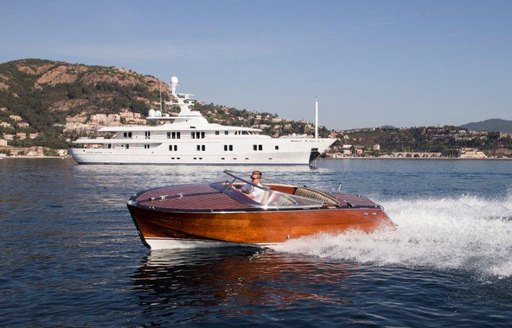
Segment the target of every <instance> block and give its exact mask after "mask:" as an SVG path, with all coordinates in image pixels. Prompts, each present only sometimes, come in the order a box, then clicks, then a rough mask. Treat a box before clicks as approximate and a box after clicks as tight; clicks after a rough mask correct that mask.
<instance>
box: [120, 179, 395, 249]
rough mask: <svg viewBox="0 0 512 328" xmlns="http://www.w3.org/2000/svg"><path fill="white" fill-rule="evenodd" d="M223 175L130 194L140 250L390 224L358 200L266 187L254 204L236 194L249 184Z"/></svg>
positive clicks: (273, 239) (259, 241)
mask: <svg viewBox="0 0 512 328" xmlns="http://www.w3.org/2000/svg"><path fill="white" fill-rule="evenodd" d="M224 173H226V174H227V175H228V176H229V177H230V180H228V181H224V182H214V183H210V184H188V185H176V186H170V187H163V188H157V189H151V190H147V191H143V192H139V193H137V194H135V195H133V196H132V197H131V198H130V199H129V201H128V203H127V206H128V209H129V211H130V214H131V216H132V218H133V221H134V223H135V226H136V227H137V230H138V232H139V235H140V237H141V239H142V242H143V243H144V245H146V246H147V247H149V248H151V249H165V248H176V247H178V248H180V247H197V246H220V245H233V244H253V245H263V246H264V245H269V244H277V243H283V242H285V241H287V240H288V239H291V238H299V237H303V236H308V235H314V234H318V233H340V232H344V231H348V230H360V231H364V232H372V231H374V230H376V229H378V228H379V227H382V226H392V225H393V223H392V222H391V220H390V219H389V218H388V216H387V215H386V213H385V212H384V210H383V208H382V207H381V206H380V205H377V204H375V203H374V202H372V201H371V200H369V199H368V198H365V197H362V196H355V195H349V194H342V193H325V192H322V191H319V190H315V189H311V188H307V187H301V186H296V185H288V184H277V183H270V184H265V185H264V186H263V188H262V189H264V197H263V200H262V201H261V202H256V201H254V200H253V199H251V198H250V197H248V196H247V195H246V194H244V193H243V192H241V191H240V188H241V187H242V186H243V185H244V184H247V183H248V184H251V182H249V181H246V180H244V179H243V178H241V177H239V176H237V174H235V173H234V172H231V171H227V170H226V171H224ZM254 187H255V188H256V187H258V186H256V185H254Z"/></svg>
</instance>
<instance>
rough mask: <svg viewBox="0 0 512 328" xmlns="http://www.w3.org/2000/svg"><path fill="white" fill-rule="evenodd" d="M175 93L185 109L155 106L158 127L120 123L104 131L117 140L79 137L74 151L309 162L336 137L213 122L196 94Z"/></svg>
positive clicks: (124, 160)
mask: <svg viewBox="0 0 512 328" xmlns="http://www.w3.org/2000/svg"><path fill="white" fill-rule="evenodd" d="M178 85H179V82H178V78H176V77H175V76H173V77H172V78H171V93H172V96H173V98H174V102H170V103H169V104H170V105H177V106H178V107H179V108H180V112H179V113H178V114H177V115H175V116H170V115H169V114H162V112H161V111H159V110H158V111H155V110H150V111H149V116H148V117H147V119H150V120H157V121H159V122H162V121H163V122H164V124H157V125H155V126H149V125H147V126H146V125H138V126H128V125H126V126H114V127H104V128H101V129H99V130H98V131H99V132H105V133H110V134H113V136H112V137H111V138H101V137H100V138H79V139H77V140H76V141H75V144H78V145H82V146H83V148H71V149H70V153H71V155H72V156H73V158H74V159H75V160H76V161H77V163H79V164H230V165H233V164H242V165H245V164H266V165H268V164H270V165H272V164H279V165H295V164H309V163H310V161H311V160H313V159H314V158H315V157H317V156H318V155H319V154H321V153H323V152H324V151H325V150H326V149H327V148H328V147H329V146H330V145H331V144H332V143H333V142H334V141H335V139H332V138H318V136H317V135H316V136H315V138H303V137H280V138H272V137H270V136H267V135H263V134H260V133H261V130H260V129H255V128H248V127H237V126H226V125H220V124H215V123H209V122H208V121H207V120H206V118H205V117H203V115H202V114H201V113H200V112H198V111H193V110H191V107H192V105H193V103H192V101H191V99H190V97H191V96H192V95H190V94H182V93H176V87H177V86H178Z"/></svg>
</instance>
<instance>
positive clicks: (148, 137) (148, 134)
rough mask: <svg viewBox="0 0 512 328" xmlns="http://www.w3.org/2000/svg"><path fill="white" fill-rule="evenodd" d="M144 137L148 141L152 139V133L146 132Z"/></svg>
mask: <svg viewBox="0 0 512 328" xmlns="http://www.w3.org/2000/svg"><path fill="white" fill-rule="evenodd" d="M144 136H145V137H146V139H150V138H151V132H150V131H146V132H144Z"/></svg>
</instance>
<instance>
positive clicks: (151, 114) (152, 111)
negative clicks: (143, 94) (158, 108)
mask: <svg viewBox="0 0 512 328" xmlns="http://www.w3.org/2000/svg"><path fill="white" fill-rule="evenodd" d="M148 116H149V117H154V116H155V110H154V109H150V110H149V113H148Z"/></svg>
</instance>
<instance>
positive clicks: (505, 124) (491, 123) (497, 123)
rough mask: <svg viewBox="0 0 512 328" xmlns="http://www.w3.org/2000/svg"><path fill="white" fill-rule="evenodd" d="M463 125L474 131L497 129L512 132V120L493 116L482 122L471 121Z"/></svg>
mask: <svg viewBox="0 0 512 328" xmlns="http://www.w3.org/2000/svg"><path fill="white" fill-rule="evenodd" d="M461 127H463V128H466V129H469V130H472V131H489V132H492V131H497V132H505V133H512V121H507V120H502V119H499V118H493V119H490V120H485V121H481V122H471V123H468V124H464V125H461Z"/></svg>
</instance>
